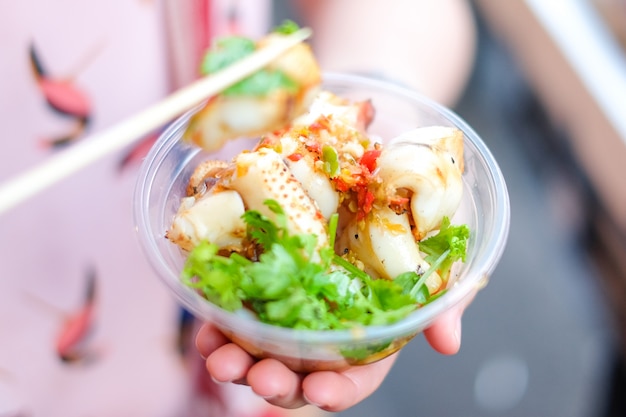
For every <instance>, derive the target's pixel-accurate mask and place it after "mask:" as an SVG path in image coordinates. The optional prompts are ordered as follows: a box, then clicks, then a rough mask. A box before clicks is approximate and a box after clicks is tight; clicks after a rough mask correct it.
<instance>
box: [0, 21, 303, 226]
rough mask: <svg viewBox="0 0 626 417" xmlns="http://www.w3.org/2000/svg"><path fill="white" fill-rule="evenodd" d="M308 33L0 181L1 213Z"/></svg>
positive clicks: (296, 35)
mask: <svg viewBox="0 0 626 417" xmlns="http://www.w3.org/2000/svg"><path fill="white" fill-rule="evenodd" d="M310 36H311V30H310V29H308V28H303V29H300V30H298V31H297V32H294V33H292V34H290V35H288V36H285V37H283V38H281V39H279V40H278V41H277V42H273V43H272V44H271V45H269V46H267V47H264V48H262V49H259V50H257V51H255V52H254V53H253V54H251V55H249V56H247V57H245V58H243V59H241V60H239V61H237V62H235V63H234V64H232V65H230V66H229V67H227V68H225V69H223V70H222V71H219V72H216V73H214V74H212V75H210V76H207V77H205V78H202V79H200V80H198V81H196V82H194V83H192V84H190V85H189V86H187V87H184V88H181V89H180V90H177V91H176V92H174V93H173V94H171V95H169V96H168V97H166V98H165V99H163V100H161V101H160V102H158V103H156V104H154V105H153V106H151V107H149V108H147V109H145V110H143V111H142V112H140V113H138V114H136V115H134V116H132V117H130V118H128V119H126V120H124V121H122V122H120V123H118V124H117V125H114V126H112V127H110V128H108V129H105V130H104V131H102V132H99V133H95V134H93V135H91V136H90V137H87V138H84V139H83V140H81V141H80V142H78V143H77V144H75V145H73V146H72V147H70V148H67V149H66V150H64V151H61V152H59V153H57V154H55V155H54V156H51V157H50V158H49V159H48V160H46V161H45V162H43V163H42V164H40V165H38V166H36V167H34V168H33V169H31V170H29V171H26V172H24V173H22V174H21V175H18V176H17V177H14V178H12V179H10V180H8V181H5V182H4V183H1V184H0V215H1V214H2V213H4V212H6V211H8V210H10V209H11V208H13V207H15V206H16V205H18V204H19V203H21V202H23V201H25V200H27V199H28V198H30V197H32V196H34V195H36V194H37V193H39V192H40V191H43V190H45V189H46V188H48V187H49V186H51V185H53V184H55V183H56V182H58V181H61V180H62V179H64V178H66V177H68V176H70V175H72V174H73V173H75V172H77V171H79V170H80V169H82V168H84V167H86V166H88V165H90V164H92V163H93V162H94V161H96V160H98V159H99V158H102V157H104V156H106V155H109V154H111V153H113V152H115V151H118V150H121V149H123V148H124V147H126V146H128V145H130V144H132V143H133V142H134V141H135V140H137V139H139V138H141V137H143V136H144V135H146V134H148V133H150V132H152V131H153V130H155V129H157V128H159V127H161V126H163V125H164V124H166V123H168V122H170V121H172V120H174V119H175V118H176V117H178V116H180V115H181V114H183V113H184V112H186V111H188V110H190V109H192V108H194V107H195V106H197V105H198V104H200V103H202V101H204V100H206V99H207V98H209V97H211V96H213V95H216V94H218V93H220V92H221V91H223V90H224V89H226V88H228V87H229V86H231V85H233V84H235V83H236V82H238V81H240V80H242V79H244V78H246V77H248V76H250V75H252V74H253V73H254V72H256V71H258V70H260V69H261V68H263V67H265V66H267V65H268V64H269V63H271V62H272V61H273V60H274V59H276V58H278V57H279V56H280V55H281V54H283V53H284V52H286V51H287V50H289V49H290V48H292V47H293V46H295V45H297V44H299V43H300V42H302V41H304V40H306V39H307V38H309V37H310Z"/></svg>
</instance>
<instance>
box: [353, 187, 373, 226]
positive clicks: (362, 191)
mask: <svg viewBox="0 0 626 417" xmlns="http://www.w3.org/2000/svg"><path fill="white" fill-rule="evenodd" d="M373 204H374V193H372V192H371V191H370V190H369V189H368V188H367V187H359V188H358V189H357V205H358V207H359V212H358V213H357V220H363V219H364V218H365V216H366V215H367V214H368V213H369V212H370V211H372V205H373Z"/></svg>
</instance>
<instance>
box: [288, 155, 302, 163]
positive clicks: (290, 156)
mask: <svg viewBox="0 0 626 417" xmlns="http://www.w3.org/2000/svg"><path fill="white" fill-rule="evenodd" d="M303 157H304V156H303V155H302V154H301V153H292V154H291V155H289V156H288V157H287V158H288V159H289V160H291V161H293V162H298V161H299V160H301V159H302V158H303Z"/></svg>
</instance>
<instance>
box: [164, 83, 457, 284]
mask: <svg viewBox="0 0 626 417" xmlns="http://www.w3.org/2000/svg"><path fill="white" fill-rule="evenodd" d="M373 117H374V111H373V108H372V105H371V103H369V102H368V101H363V102H349V101H347V100H345V99H342V98H339V97H337V96H335V95H333V94H331V93H329V92H321V93H320V94H318V95H317V97H316V99H315V100H314V102H313V103H312V105H311V106H310V109H309V111H308V112H307V113H305V114H303V115H301V116H299V117H297V118H295V119H294V120H292V122H291V125H290V126H288V127H287V128H283V129H279V130H277V131H272V132H270V133H266V134H265V135H264V136H262V138H261V140H260V141H259V143H258V144H257V145H256V146H255V148H254V149H252V150H250V151H244V152H242V153H240V154H238V155H236V156H235V157H234V158H233V159H232V161H230V162H222V161H208V162H205V163H204V164H201V165H200V166H199V167H198V168H197V169H196V172H195V173H194V174H193V176H192V177H191V179H190V183H189V187H188V194H189V196H188V197H187V198H185V199H183V201H182V203H181V206H180V209H179V211H178V213H177V214H176V217H175V219H174V222H173V224H172V227H171V230H170V231H168V235H167V236H168V238H169V239H170V240H172V241H173V242H175V243H177V244H178V245H179V246H181V247H182V248H183V249H185V250H190V249H191V248H193V246H194V245H196V244H197V243H198V242H199V241H201V240H209V241H210V242H211V243H214V244H216V245H218V246H219V247H220V248H224V249H227V250H230V251H245V249H243V248H242V245H244V243H243V242H244V238H245V224H243V221H242V220H241V216H242V214H243V213H244V212H245V211H246V210H256V211H259V212H260V213H262V214H264V215H266V216H267V217H269V218H273V216H274V213H273V212H272V211H271V210H270V209H269V208H268V207H267V206H266V205H265V201H266V200H274V201H276V202H277V203H278V204H279V205H280V206H281V208H282V209H283V211H284V213H285V215H286V218H287V227H288V229H289V231H290V232H291V233H294V234H300V233H304V234H314V235H316V236H317V245H318V249H319V248H321V247H324V246H326V245H328V243H329V241H331V240H334V241H335V250H336V252H337V253H339V254H340V255H343V256H345V257H346V258H347V259H348V260H350V261H351V262H353V263H354V264H355V265H357V266H358V267H360V268H362V269H363V270H365V271H366V272H367V273H369V274H370V275H371V276H373V277H377V278H383V279H394V278H395V277H397V276H399V275H401V274H403V273H405V272H409V271H413V272H415V273H417V274H418V275H421V274H423V273H425V272H426V271H427V270H428V269H429V268H430V265H429V264H428V262H426V261H425V260H424V259H423V257H422V254H421V252H420V250H419V241H420V240H422V239H424V238H425V237H427V236H428V235H429V233H431V232H433V231H435V230H436V229H437V228H438V227H440V224H441V221H442V220H443V218H444V217H449V218H451V217H452V216H453V215H454V213H455V212H456V210H457V208H458V207H459V205H460V202H461V197H462V191H463V185H462V179H461V175H462V173H463V169H464V166H463V164H464V163H463V134H462V132H460V131H459V130H457V129H455V128H448V127H441V126H434V127H425V128H419V129H415V130H412V131H409V132H406V133H404V134H402V135H400V136H398V137H396V138H394V139H392V140H391V141H389V142H388V143H387V144H384V145H381V144H376V143H374V142H373V141H371V140H370V139H369V137H368V136H367V134H366V130H367V127H368V126H369V124H370V122H371V120H372V118H373ZM335 213H338V214H339V226H338V231H339V232H338V235H337V236H336V237H332V238H333V239H331V236H328V227H327V223H328V220H329V219H330V217H331V216H332V215H333V214H335ZM446 280H447V277H441V276H439V275H438V273H437V272H432V273H430V274H429V275H428V278H427V281H426V285H427V287H428V289H429V291H430V293H431V294H434V293H436V292H438V291H439V290H440V289H441V288H443V285H444V283H445V282H446Z"/></svg>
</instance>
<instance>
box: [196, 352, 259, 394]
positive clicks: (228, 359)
mask: <svg viewBox="0 0 626 417" xmlns="http://www.w3.org/2000/svg"><path fill="white" fill-rule="evenodd" d="M205 365H206V369H207V371H208V372H209V374H210V375H211V377H212V378H213V380H214V381H216V382H222V383H224V382H233V383H236V384H247V383H248V382H247V374H248V372H249V370H250V368H251V367H252V365H254V359H253V358H252V357H251V356H250V355H248V353H247V352H245V351H244V350H243V349H241V348H240V347H239V346H237V345H235V344H234V343H227V344H225V345H223V346H221V347H219V348H217V349H216V350H215V351H213V353H211V354H209V355H208V356H207V358H206V363H205Z"/></svg>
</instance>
